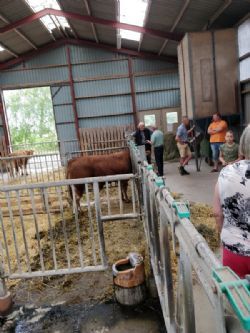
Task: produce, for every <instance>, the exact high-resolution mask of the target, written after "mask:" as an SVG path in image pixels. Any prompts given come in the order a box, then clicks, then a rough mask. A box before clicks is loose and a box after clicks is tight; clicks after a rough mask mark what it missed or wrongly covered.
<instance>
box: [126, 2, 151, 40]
mask: <svg viewBox="0 0 250 333" xmlns="http://www.w3.org/2000/svg"><path fill="white" fill-rule="evenodd" d="M119 3H120V22H122V23H127V24H133V25H137V26H140V27H143V24H144V20H145V15H146V12H147V7H148V0H120V1H119ZM120 35H121V37H122V38H124V39H130V40H135V41H139V40H140V37H141V33H140V32H134V31H130V30H124V29H120Z"/></svg>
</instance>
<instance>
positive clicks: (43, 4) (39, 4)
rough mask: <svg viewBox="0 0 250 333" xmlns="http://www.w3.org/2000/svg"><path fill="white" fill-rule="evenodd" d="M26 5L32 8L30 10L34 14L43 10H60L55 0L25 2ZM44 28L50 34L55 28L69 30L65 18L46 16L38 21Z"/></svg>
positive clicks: (29, 0)
mask: <svg viewBox="0 0 250 333" xmlns="http://www.w3.org/2000/svg"><path fill="white" fill-rule="evenodd" d="M26 2H27V3H28V5H29V6H30V7H31V8H32V10H33V11H34V12H35V13H36V12H39V11H40V10H42V9H45V8H53V9H57V10H61V7H60V6H59V4H58V2H57V0H40V1H37V0H26ZM40 20H41V21H42V22H43V24H44V25H45V27H46V28H47V29H48V30H49V31H50V32H51V31H52V30H53V29H56V28H60V27H62V28H69V23H68V21H67V20H66V18H65V17H57V16H54V15H46V16H44V17H42V18H41V19H40Z"/></svg>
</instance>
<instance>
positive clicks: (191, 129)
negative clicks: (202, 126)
mask: <svg viewBox="0 0 250 333" xmlns="http://www.w3.org/2000/svg"><path fill="white" fill-rule="evenodd" d="M194 129H195V125H194V126H192V127H191V128H190V129H189V130H188V131H187V132H188V134H190V133H191V132H192V131H193V130H194Z"/></svg>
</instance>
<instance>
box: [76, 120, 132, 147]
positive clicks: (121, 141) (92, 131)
mask: <svg viewBox="0 0 250 333" xmlns="http://www.w3.org/2000/svg"><path fill="white" fill-rule="evenodd" d="M133 130H134V126H133V125H126V126H113V127H104V128H80V129H79V132H80V147H81V151H87V150H93V151H95V150H98V149H104V148H112V147H114V148H115V147H116V148H117V147H121V148H122V147H124V146H125V145H126V133H131V132H132V131H133ZM116 151H117V150H116ZM110 152H112V149H111V150H110Z"/></svg>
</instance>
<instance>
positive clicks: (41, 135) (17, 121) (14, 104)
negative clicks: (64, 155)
mask: <svg viewBox="0 0 250 333" xmlns="http://www.w3.org/2000/svg"><path fill="white" fill-rule="evenodd" d="M4 99H5V105H6V109H7V115H8V123H9V128H10V134H11V142H12V145H15V146H16V147H17V146H19V147H20V148H21V145H22V144H24V145H28V146H29V147H30V148H33V149H34V150H37V149H38V150H39V151H41V150H42V151H45V150H55V149H57V144H56V141H57V136H56V130H55V121H54V114H53V108H52V103H51V95H50V88H49V87H44V88H31V89H20V90H10V91H5V92H4ZM51 141H52V143H46V144H42V145H40V143H44V142H51ZM38 143H39V145H37V144H38ZM19 147H18V149H19Z"/></svg>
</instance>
